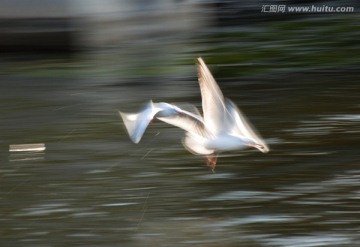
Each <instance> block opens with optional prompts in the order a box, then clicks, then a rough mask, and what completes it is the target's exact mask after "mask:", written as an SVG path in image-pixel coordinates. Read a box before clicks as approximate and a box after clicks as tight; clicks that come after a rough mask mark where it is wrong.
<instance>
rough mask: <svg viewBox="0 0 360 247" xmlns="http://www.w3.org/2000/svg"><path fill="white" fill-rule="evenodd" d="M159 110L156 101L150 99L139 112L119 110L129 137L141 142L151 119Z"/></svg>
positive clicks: (135, 141)
mask: <svg viewBox="0 0 360 247" xmlns="http://www.w3.org/2000/svg"><path fill="white" fill-rule="evenodd" d="M159 110H160V109H157V108H156V107H154V103H153V102H152V101H150V102H149V103H148V104H147V105H146V106H145V108H144V109H143V110H142V111H141V112H139V113H124V112H120V111H119V114H120V116H121V118H122V120H123V122H124V124H125V127H126V130H127V132H128V134H129V137H130V139H131V140H132V141H133V142H134V143H139V141H140V140H141V137H142V136H143V134H144V132H145V130H146V128H147V126H148V125H149V123H150V121H151V120H152V119H153V118H154V116H155V114H156V113H158V112H159Z"/></svg>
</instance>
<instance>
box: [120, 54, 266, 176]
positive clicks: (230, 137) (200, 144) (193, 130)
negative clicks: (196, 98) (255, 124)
mask: <svg viewBox="0 0 360 247" xmlns="http://www.w3.org/2000/svg"><path fill="white" fill-rule="evenodd" d="M196 65H197V72H198V80H199V85H200V91H201V98H202V110H203V116H202V115H201V114H200V113H198V112H197V113H192V112H189V111H185V110H182V109H180V108H179V107H177V106H175V105H171V104H168V103H164V102H160V103H154V102H152V101H150V102H149V103H148V104H147V105H146V107H145V108H144V109H143V110H142V111H141V112H139V113H133V114H132V113H123V112H119V113H120V115H121V117H122V119H123V121H124V124H125V127H126V130H127V132H128V134H129V136H130V139H131V140H132V141H133V142H134V143H138V142H139V141H140V140H141V137H142V136H143V134H144V132H145V130H146V128H147V126H148V125H149V123H150V122H151V120H152V119H153V118H155V117H156V118H157V119H159V120H161V121H164V122H166V123H169V124H171V125H174V126H176V127H179V128H181V129H184V130H185V131H186V136H185V137H184V138H183V145H184V147H185V148H186V149H187V150H189V151H190V152H192V153H194V154H196V155H204V156H206V159H207V165H208V166H209V167H210V168H211V169H212V171H214V169H215V166H216V160H217V156H218V153H219V152H222V151H230V150H236V149H243V148H245V147H254V148H257V149H258V150H260V151H261V152H263V153H267V152H269V148H268V146H267V145H266V143H265V142H264V140H263V139H262V138H261V137H260V135H259V134H257V133H256V131H255V129H254V128H252V127H251V125H250V123H249V122H248V121H247V120H246V118H245V116H244V115H243V114H242V113H241V111H240V110H239V109H238V108H237V107H236V105H235V104H234V103H233V102H232V101H230V100H229V99H226V98H224V96H223V94H222V92H221V90H220V88H219V86H218V85H217V83H216V81H215V79H214V77H213V76H212V74H211V72H210V70H209V69H208V68H207V66H206V64H205V62H204V61H203V59H202V58H201V57H199V58H197V63H196Z"/></svg>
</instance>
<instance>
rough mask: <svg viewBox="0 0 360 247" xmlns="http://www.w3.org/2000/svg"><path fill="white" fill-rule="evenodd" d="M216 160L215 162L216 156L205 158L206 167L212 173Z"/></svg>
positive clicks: (211, 155)
mask: <svg viewBox="0 0 360 247" xmlns="http://www.w3.org/2000/svg"><path fill="white" fill-rule="evenodd" d="M216 160H217V155H216V154H210V155H207V156H206V165H207V166H208V167H210V169H211V171H212V172H215V167H216Z"/></svg>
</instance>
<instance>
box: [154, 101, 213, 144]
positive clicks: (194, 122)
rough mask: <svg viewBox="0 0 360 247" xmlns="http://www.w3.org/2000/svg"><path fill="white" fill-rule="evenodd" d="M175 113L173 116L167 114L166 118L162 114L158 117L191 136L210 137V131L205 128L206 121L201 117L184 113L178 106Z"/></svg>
mask: <svg viewBox="0 0 360 247" xmlns="http://www.w3.org/2000/svg"><path fill="white" fill-rule="evenodd" d="M173 107H174V108H173V109H174V110H175V112H174V113H173V114H167V115H166V116H162V114H161V112H159V116H156V118H157V119H159V120H161V121H163V122H165V123H168V124H171V125H174V126H176V127H179V128H181V129H183V130H185V131H187V132H189V133H191V134H195V135H199V136H202V137H204V136H208V135H209V134H210V133H208V130H207V129H206V128H205V125H204V121H203V119H202V117H201V116H200V115H197V114H194V113H191V112H188V111H184V110H182V109H180V108H178V107H176V106H173Z"/></svg>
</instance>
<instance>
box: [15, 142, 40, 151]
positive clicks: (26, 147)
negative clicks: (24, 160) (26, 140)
mask: <svg viewBox="0 0 360 247" xmlns="http://www.w3.org/2000/svg"><path fill="white" fill-rule="evenodd" d="M45 149H46V147H45V143H32V144H12V145H10V146H9V152H42V151H45Z"/></svg>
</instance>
